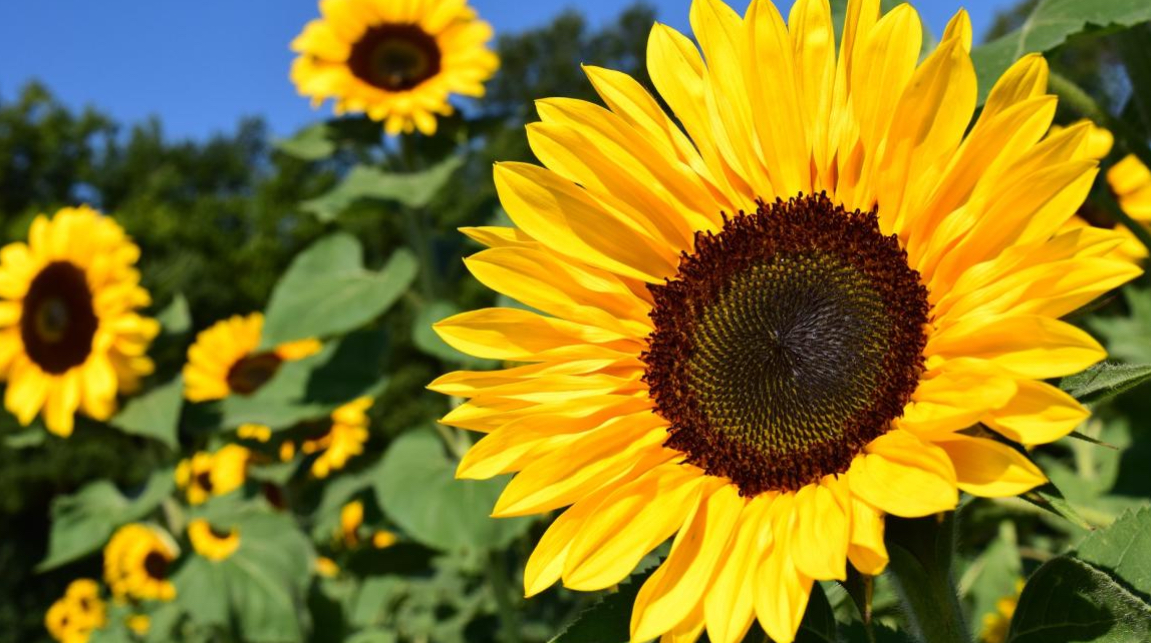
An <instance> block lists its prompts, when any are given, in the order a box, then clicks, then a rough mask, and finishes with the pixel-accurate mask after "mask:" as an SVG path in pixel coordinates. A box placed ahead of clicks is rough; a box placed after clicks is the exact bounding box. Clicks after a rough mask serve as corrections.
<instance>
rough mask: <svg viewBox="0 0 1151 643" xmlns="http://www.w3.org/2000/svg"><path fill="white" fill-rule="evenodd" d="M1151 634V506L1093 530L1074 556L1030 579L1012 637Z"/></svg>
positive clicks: (1110, 641)
mask: <svg viewBox="0 0 1151 643" xmlns="http://www.w3.org/2000/svg"><path fill="white" fill-rule="evenodd" d="M1149 639H1151V508H1148V507H1144V508H1142V509H1139V510H1138V511H1134V512H1128V513H1126V514H1124V515H1123V516H1122V517H1120V518H1119V519H1118V520H1116V521H1115V522H1114V523H1113V524H1112V525H1111V526H1110V527H1108V528H1106V529H1100V530H1099V531H1096V532H1094V533H1091V534H1088V535H1087V537H1086V538H1084V539H1083V541H1082V542H1081V543H1079V547H1078V548H1077V550H1076V552H1075V557H1074V558H1072V557H1071V556H1060V557H1059V558H1056V559H1054V560H1051V561H1049V562H1047V563H1046V564H1044V565H1043V566H1042V567H1040V568H1039V570H1038V571H1036V572H1035V574H1033V575H1032V576H1031V578H1030V579H1029V580H1028V582H1027V586H1026V587H1024V589H1023V594H1022V596H1020V598H1019V606H1018V607H1017V608H1016V611H1015V617H1014V619H1013V620H1012V622H1011V632H1010V634H1009V636H1008V641H1010V642H1011V643H1031V642H1035V643H1039V642H1041V641H1043V642H1046V641H1103V642H1106V643H1128V642H1129V643H1136V642H1137V641H1138V642H1145V641H1147V640H1149Z"/></svg>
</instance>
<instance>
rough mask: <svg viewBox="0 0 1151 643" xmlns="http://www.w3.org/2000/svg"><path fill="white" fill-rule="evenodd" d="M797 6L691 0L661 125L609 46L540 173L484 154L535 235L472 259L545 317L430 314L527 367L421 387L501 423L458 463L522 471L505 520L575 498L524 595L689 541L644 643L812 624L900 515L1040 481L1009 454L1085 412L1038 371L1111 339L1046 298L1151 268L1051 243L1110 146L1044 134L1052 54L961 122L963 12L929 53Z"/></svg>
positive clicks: (972, 85) (479, 474)
mask: <svg viewBox="0 0 1151 643" xmlns="http://www.w3.org/2000/svg"><path fill="white" fill-rule="evenodd" d="M789 22H790V26H788V25H785V23H784V20H783V19H782V17H781V16H780V14H779V13H778V11H777V9H776V8H775V6H774V4H773V3H772V2H771V1H770V0H755V1H754V2H752V3H751V6H750V7H749V9H748V12H747V14H746V16H744V17H741V16H739V15H738V14H736V13H735V12H734V11H732V10H731V9H730V8H729V7H728V6H726V5H725V4H723V3H722V2H720V1H719V0H696V2H695V3H694V4H693V5H692V8H691V24H692V26H693V30H694V32H695V36H696V39H697V40H698V42H699V44H700V48H701V49H702V54H701V52H700V51H699V50H698V49H697V48H696V45H695V44H694V43H693V41H692V40H691V39H690V38H688V37H687V36H684V35H683V34H680V33H678V32H676V31H674V30H672V29H671V28H669V27H667V26H664V25H656V26H655V27H654V29H653V31H652V33H651V36H650V39H649V41H648V56H647V58H648V60H647V62H648V71H649V74H650V77H651V79H652V83H653V85H654V87H655V88H656V90H658V91H659V93H660V95H661V97H662V99H663V101H664V103H666V104H667V105H668V106H669V107H670V108H671V110H672V112H673V114H670V115H669V114H667V113H665V112H664V111H663V109H662V108H661V104H660V102H659V101H658V100H657V99H656V98H655V97H653V96H652V95H650V94H649V93H648V92H647V91H646V90H645V89H644V88H643V86H642V85H641V84H640V83H638V82H637V81H635V80H634V79H632V78H630V77H628V76H627V75H625V74H621V73H618V72H613V71H609V70H605V69H599V68H592V67H588V68H586V71H587V73H588V75H589V76H590V78H591V82H592V84H593V85H594V87H595V89H596V91H597V92H598V93H599V95H600V96H601V97H602V98H603V100H604V102H605V103H606V105H607V108H603V107H599V106H596V105H593V104H591V103H587V102H583V101H578V100H569V99H549V100H543V101H540V102H539V103H538V105H537V108H538V112H539V114H540V116H541V118H542V119H543V122H542V123H536V124H533V125H530V126H529V127H528V140H529V142H530V144H531V146H532V149H533V150H534V152H535V154H536V156H537V157H538V158H539V159H540V160H541V161H542V163H543V164H544V165H545V166H546V169H545V168H542V167H537V166H534V165H528V164H521V163H504V164H500V165H497V166H496V168H495V183H496V187H497V189H498V192H499V196H500V200H501V201H502V204H503V207H504V209H505V210H506V211H507V212H508V214H509V215H510V217H511V219H512V221H513V222H514V223H515V225H516V227H515V228H498V227H489V228H479V229H471V230H468V231H467V233H468V234H469V235H470V236H471V237H472V238H473V239H475V240H477V241H479V242H481V243H482V244H484V245H487V246H488V247H489V249H488V250H485V251H483V252H480V253H479V254H477V255H474V256H472V257H470V258H469V259H468V260H467V265H468V267H469V269H470V270H471V272H472V273H473V274H474V275H475V276H476V277H477V278H478V279H479V280H480V281H481V282H483V283H484V284H486V285H488V286H489V287H491V288H493V289H494V290H497V291H499V292H501V293H504V294H506V295H508V296H510V297H511V298H513V299H516V300H519V301H520V302H522V303H523V304H526V305H527V307H528V308H530V309H531V310H526V309H523V308H493V309H484V310H478V311H472V312H467V313H463V314H461V315H457V316H454V317H452V318H449V319H447V320H445V321H442V322H440V323H438V324H437V325H436V329H437V331H438V332H439V334H440V335H441V336H442V337H443V338H444V339H445V340H446V341H447V342H448V343H449V344H451V345H452V346H454V347H455V348H457V349H459V350H461V351H463V352H465V353H469V354H472V355H476V356H479V357H483V358H490V359H495V360H501V361H505V362H516V363H520V365H517V366H514V367H511V368H507V369H505V370H500V371H495V372H490V371H489V372H457V373H452V374H449V375H446V376H444V377H441V378H440V379H438V380H437V381H435V382H433V383H432V384H431V385H430V387H431V388H432V389H433V390H435V391H438V392H441V393H444V394H446V395H452V396H458V397H462V398H466V401H465V402H464V403H463V404H461V405H460V406H458V407H456V408H455V409H454V410H452V411H451V412H450V413H449V414H448V415H447V416H445V417H444V418H443V420H442V422H444V423H445V424H448V425H451V426H456V427H461V428H465V429H471V430H475V431H480V432H483V433H486V434H487V435H486V436H485V437H483V438H482V439H481V440H480V441H479V442H478V443H477V444H475V445H474V446H473V447H472V448H471V449H470V450H469V452H468V453H467V455H466V456H465V457H464V458H463V460H462V461H461V463H460V465H459V468H458V471H457V475H458V476H459V477H461V478H489V477H492V476H496V475H500V474H505V473H512V472H518V473H517V475H516V476H515V477H514V478H513V479H512V480H511V482H510V483H509V484H508V485H507V487H506V488H505V489H504V491H503V493H502V495H501V496H500V498H499V500H498V501H497V503H496V506H495V509H494V512H493V513H494V515H495V516H521V515H528V514H537V513H544V512H548V511H553V510H558V509H562V508H564V507H567V509H566V511H564V512H563V513H562V515H560V516H559V517H558V518H557V519H556V520H555V521H554V522H553V523H552V525H551V527H550V528H549V529H548V530H547V532H546V533H545V534H544V536H543V537H542V539H541V540H540V542H539V543H538V545H537V546H536V548H535V551H534V553H533V554H532V556H531V557H530V559H529V561H528V564H527V569H526V572H525V590H526V593H527V595H529V596H530V595H534V594H538V593H539V592H541V591H543V590H544V589H546V588H547V587H549V586H550V585H552V584H553V583H555V582H556V581H559V580H561V579H562V581H563V583H564V585H565V586H567V587H569V588H572V589H576V590H588V591H591V590H601V589H604V588H608V587H612V586H613V585H615V584H616V583H619V582H620V581H621V580H623V579H624V578H626V577H627V576H628V575H629V574H630V573H631V572H632V570H633V569H634V568H635V567H636V565H637V564H638V563H639V561H640V560H641V559H642V558H643V557H644V555H646V554H647V553H648V552H650V551H651V550H652V549H654V548H655V547H656V546H657V545H659V544H660V543H662V542H664V541H665V540H667V539H669V538H672V537H674V540H673V542H672V545H671V551H670V554H669V555H668V557H667V559H666V560H665V561H664V562H663V563H662V565H661V566H660V567H659V569H658V570H657V571H655V572H654V573H653V574H652V576H651V577H650V578H649V579H648V580H647V581H646V582H645V583H644V585H643V587H642V588H641V590H640V592H639V594H638V596H637V598H636V602H635V605H634V608H633V611H632V622H631V634H632V639H633V640H647V639H651V638H658V637H661V636H662V637H663V639H664V640H665V641H671V640H674V641H690V640H695V639H696V638H697V637H698V636H700V635H701V633H702V632H703V631H704V630H706V631H707V633H708V636H709V637H710V640H711V641H713V642H715V643H730V642H732V641H738V640H740V639H741V638H742V637H743V635H744V633H745V632H746V631H747V630H748V628H749V627H750V625H751V623H752V622H753V620H756V619H758V621H759V622H760V624H761V625H762V626H763V628H764V630H765V631H766V632H767V633H768V634H769V635H770V636H771V637H772V638H773V639H775V640H776V641H780V642H783V641H791V640H793V639H794V637H795V632H796V629H797V628H798V626H799V622H800V619H801V618H802V616H803V614H804V611H805V609H806V604H807V601H808V598H809V595H810V592H811V588H812V585H813V582H814V581H817V580H831V579H843V578H845V577H846V574H847V563H848V562H850V563H851V564H852V565H853V566H854V567H855V568H856V569H857V570H859V571H860V572H862V573H864V574H878V573H879V572H881V571H882V570H883V569H884V568H885V566H886V564H887V561H888V555H887V551H886V549H885V546H884V540H883V536H884V524H885V516H887V515H894V516H904V517H918V516H925V515H930V514H934V513H937V512H945V511H950V510H953V509H954V508H955V507H956V504H957V502H958V499H959V492H960V491H963V492H967V493H970V494H973V495H976V496H985V497H999V496H1011V495H1015V494H1018V493H1021V492H1024V491H1026V490H1028V489H1031V488H1033V487H1035V486H1036V485H1039V484H1041V483H1043V482H1044V480H1045V478H1044V476H1043V474H1042V472H1041V471H1040V470H1039V469H1038V468H1037V467H1036V466H1035V465H1034V464H1032V463H1031V462H1030V461H1029V460H1028V459H1027V458H1026V457H1025V456H1024V455H1023V454H1022V453H1021V450H1020V449H1017V448H1015V447H1014V446H1013V445H1012V444H1010V442H1017V443H1023V444H1042V443H1047V442H1051V441H1053V440H1056V439H1058V438H1060V437H1062V436H1064V435H1066V434H1067V433H1068V432H1070V431H1072V430H1073V429H1074V427H1075V426H1076V425H1077V424H1078V423H1079V422H1080V421H1082V420H1083V419H1084V418H1085V417H1087V415H1088V411H1087V410H1086V409H1085V408H1084V407H1082V406H1081V405H1079V404H1078V403H1077V402H1076V401H1075V400H1074V399H1072V398H1071V397H1069V396H1068V395H1066V394H1065V393H1063V392H1061V391H1059V390H1058V389H1057V388H1055V387H1053V386H1051V385H1049V384H1047V383H1045V382H1044V381H1043V380H1046V379H1048V378H1053V377H1061V376H1065V375H1068V374H1071V373H1075V372H1078V371H1080V370H1082V369H1084V368H1087V367H1088V366H1090V365H1092V364H1094V363H1096V362H1098V361H1099V360H1101V359H1103V358H1104V357H1105V352H1104V350H1103V349H1102V348H1101V347H1100V346H1099V344H1098V343H1097V342H1095V341H1094V340H1093V339H1092V338H1091V337H1090V336H1088V335H1087V334H1086V333H1084V332H1083V331H1081V330H1079V329H1077V328H1075V327H1073V326H1071V325H1069V324H1067V323H1064V322H1062V321H1059V319H1058V317H1060V316H1061V315H1064V314H1066V313H1068V312H1070V311H1072V310H1074V309H1076V308H1078V307H1079V306H1081V305H1083V304H1085V303H1086V302H1088V301H1090V300H1092V299H1094V298H1095V297H1097V296H1099V295H1100V294H1101V293H1103V292H1105V291H1107V290H1109V289H1111V288H1114V287H1116V286H1117V285H1119V284H1122V283H1124V282H1126V281H1128V280H1130V279H1131V278H1133V277H1134V276H1135V275H1137V274H1138V273H1139V269H1138V268H1137V267H1135V266H1133V265H1131V264H1130V263H1128V262H1124V261H1120V260H1116V259H1112V258H1109V257H1106V256H1104V255H1106V253H1107V252H1109V251H1110V250H1111V249H1113V248H1115V247H1116V246H1118V245H1119V244H1120V243H1122V238H1121V237H1120V236H1119V235H1116V234H1115V233H1114V232H1111V231H1108V230H1099V229H1093V228H1082V229H1078V230H1073V231H1069V232H1066V233H1058V231H1059V229H1060V226H1061V225H1062V224H1063V223H1064V222H1065V221H1066V220H1067V219H1068V218H1070V217H1071V216H1072V215H1073V214H1074V213H1075V211H1076V208H1078V206H1079V205H1080V204H1081V203H1082V202H1083V200H1084V198H1085V197H1086V195H1087V192H1088V190H1089V189H1090V187H1091V184H1092V181H1093V179H1094V178H1095V175H1096V173H1097V163H1096V162H1095V161H1094V160H1091V159H1090V158H1087V155H1086V152H1085V150H1084V148H1085V139H1086V137H1087V134H1088V131H1087V129H1086V128H1085V127H1083V126H1077V127H1071V128H1068V129H1067V130H1065V131H1063V132H1059V133H1057V134H1053V135H1050V136H1048V135H1047V132H1048V130H1049V128H1050V125H1051V120H1052V117H1053V114H1054V112H1055V103H1056V99H1055V98H1054V97H1053V96H1049V95H1047V93H1046V80H1047V66H1046V63H1045V61H1044V60H1043V58H1042V57H1041V56H1037V55H1029V56H1026V57H1024V58H1023V59H1022V60H1020V61H1019V62H1018V63H1016V64H1015V65H1013V66H1012V67H1011V68H1010V69H1009V70H1008V71H1007V72H1006V73H1005V75H1004V76H1003V78H1001V79H1000V80H999V81H998V82H997V83H996V85H995V87H994V89H993V90H992V92H991V94H990V96H989V98H988V100H987V102H986V104H985V105H984V107H983V110H982V112H981V113H980V117H979V119H978V120H977V121H976V122H975V123H974V124H973V125H971V128H970V131H968V126H969V124H970V121H971V118H972V116H973V113H974V110H975V105H976V94H977V90H976V79H975V72H974V69H973V67H972V63H971V58H970V55H969V50H970V47H971V38H972V36H971V34H972V32H971V24H970V21H969V19H968V16H967V14H966V13H964V12H960V13H959V14H957V15H956V16H955V17H954V18H953V19H952V21H951V22H950V24H949V26H948V28H947V30H946V32H945V33H944V37H943V39H942V42H941V43H940V45H939V47H938V48H937V49H936V50H935V51H934V52H933V53H931V54H930V55H928V56H927V57H926V58H925V59H924V60H923V61H922V63H919V54H920V45H921V34H922V31H921V27H920V21H919V18H918V15H917V14H916V12H915V10H914V9H913V8H912V7H911V6H910V5H907V4H901V5H899V6H898V7H896V8H895V9H893V10H892V11H890V12H889V13H887V14H886V15H882V16H881V15H880V8H879V0H850V1H849V3H848V7H847V13H846V19H845V21H844V30H843V34H842V39H837V38H836V34H835V33H834V31H833V27H832V24H833V23H832V17H831V14H830V11H829V6H828V3H827V2H826V0H799V1H798V2H796V3H795V5H794V7H793V9H792V11H791V17H790V21H789ZM837 40H839V41H840V42H842V47H841V49H840V51H839V53H838V56H837V54H836V52H835V47H834V43H836V42H837ZM681 124H682V129H680V125H681ZM535 311H540V312H535Z"/></svg>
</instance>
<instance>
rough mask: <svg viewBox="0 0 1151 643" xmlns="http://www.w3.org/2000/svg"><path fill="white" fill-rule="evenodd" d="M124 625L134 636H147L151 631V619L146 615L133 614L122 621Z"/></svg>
mask: <svg viewBox="0 0 1151 643" xmlns="http://www.w3.org/2000/svg"><path fill="white" fill-rule="evenodd" d="M124 625H125V626H126V627H127V628H128V629H129V630H131V631H132V633H133V634H135V635H136V636H147V635H148V632H150V631H151V630H152V619H151V617H149V616H148V615H147V614H133V615H131V616H129V617H128V618H126V619H124Z"/></svg>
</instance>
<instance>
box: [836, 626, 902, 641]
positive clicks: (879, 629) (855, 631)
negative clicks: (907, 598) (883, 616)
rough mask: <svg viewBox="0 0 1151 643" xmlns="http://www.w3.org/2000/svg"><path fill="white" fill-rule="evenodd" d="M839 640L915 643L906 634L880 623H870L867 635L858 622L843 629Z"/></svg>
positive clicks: (864, 628)
mask: <svg viewBox="0 0 1151 643" xmlns="http://www.w3.org/2000/svg"><path fill="white" fill-rule="evenodd" d="M841 640H842V641H843V642H844V643H917V642H916V641H914V640H912V638H911V636H909V635H908V634H905V633H903V632H900V631H898V630H893V629H891V628H890V627H888V626H886V625H884V624H882V623H872V624H871V635H868V633H867V629H866V627H864V625H863V623H861V622H859V621H855V622H853V623H851V624H850V625H847V626H846V627H844V628H843V636H842V639H841Z"/></svg>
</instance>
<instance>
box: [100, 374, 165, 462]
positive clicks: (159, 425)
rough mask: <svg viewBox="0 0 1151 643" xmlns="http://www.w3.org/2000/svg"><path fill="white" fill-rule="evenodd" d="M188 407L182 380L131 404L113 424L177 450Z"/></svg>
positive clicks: (117, 415)
mask: <svg viewBox="0 0 1151 643" xmlns="http://www.w3.org/2000/svg"><path fill="white" fill-rule="evenodd" d="M183 406H184V381H183V379H181V378H180V377H179V376H177V377H176V378H175V379H173V380H172V381H171V382H168V383H167V384H162V385H160V386H157V387H156V388H153V389H152V390H150V391H148V392H147V393H144V394H143V395H138V396H136V397H133V398H132V399H130V400H128V403H127V404H126V405H124V408H123V409H122V410H121V411H120V412H119V413H117V414H116V416H115V417H113V418H112V419H111V420H110V421H109V424H111V425H112V426H114V427H116V428H118V429H120V430H121V431H123V432H125V433H130V434H132V435H141V436H144V437H146V438H152V439H154V440H158V441H159V442H161V443H162V444H164V445H165V446H167V447H169V448H171V449H175V448H176V447H177V446H178V445H177V442H176V438H177V434H178V433H179V430H180V409H182V408H183Z"/></svg>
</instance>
